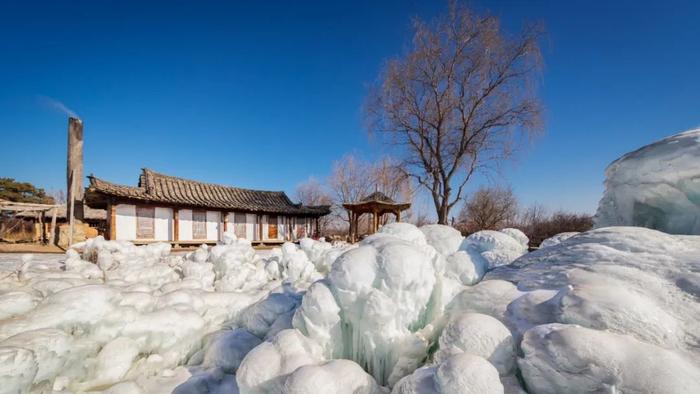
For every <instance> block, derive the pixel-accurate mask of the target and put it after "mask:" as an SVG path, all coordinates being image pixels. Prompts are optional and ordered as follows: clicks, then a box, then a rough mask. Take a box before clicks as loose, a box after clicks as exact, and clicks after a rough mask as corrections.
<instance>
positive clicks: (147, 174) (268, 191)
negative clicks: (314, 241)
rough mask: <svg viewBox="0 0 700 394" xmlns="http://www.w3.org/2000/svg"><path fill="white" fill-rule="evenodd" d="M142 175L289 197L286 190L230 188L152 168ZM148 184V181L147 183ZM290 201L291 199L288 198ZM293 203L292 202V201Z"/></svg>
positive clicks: (145, 169) (230, 187)
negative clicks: (164, 172)
mask: <svg viewBox="0 0 700 394" xmlns="http://www.w3.org/2000/svg"><path fill="white" fill-rule="evenodd" d="M141 171H142V173H143V174H144V175H146V178H149V177H151V176H153V177H160V178H168V179H172V180H175V181H183V182H192V183H198V184H200V185H205V186H214V187H224V188H228V189H236V190H243V191H251V192H260V193H269V194H283V195H284V196H285V197H287V193H285V192H284V190H260V189H249V188H244V187H238V186H230V185H223V184H221V183H210V182H202V181H197V180H194V179H188V178H183V177H179V176H173V175H168V174H163V173H161V172H157V171H153V170H151V169H150V168H142V169H141ZM147 182H148V181H147ZM287 199H289V197H287ZM290 201H291V200H290Z"/></svg>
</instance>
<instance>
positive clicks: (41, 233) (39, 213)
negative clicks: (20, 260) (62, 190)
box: [37, 211, 44, 244]
mask: <svg viewBox="0 0 700 394" xmlns="http://www.w3.org/2000/svg"><path fill="white" fill-rule="evenodd" d="M37 219H38V220H39V243H42V244H43V243H44V211H37Z"/></svg>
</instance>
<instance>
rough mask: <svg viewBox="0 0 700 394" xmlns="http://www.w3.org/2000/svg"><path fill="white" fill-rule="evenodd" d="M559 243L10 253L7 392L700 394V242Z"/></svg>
mask: <svg viewBox="0 0 700 394" xmlns="http://www.w3.org/2000/svg"><path fill="white" fill-rule="evenodd" d="M543 245H545V246H544V247H542V248H541V249H540V250H538V251H536V252H533V253H529V254H526V252H527V238H526V237H525V236H524V234H522V232H520V231H518V230H515V229H505V230H503V231H482V232H479V233H476V234H473V235H471V236H469V237H467V238H464V237H462V236H461V235H460V234H459V232H457V231H456V230H454V229H452V228H450V227H446V226H439V225H428V226H424V227H422V228H416V227H415V226H412V225H410V224H404V223H395V224H390V225H386V226H384V227H383V228H382V229H381V230H380V232H379V233H377V234H375V235H372V236H370V237H368V238H366V239H365V240H363V241H362V242H360V243H359V244H357V245H347V244H339V245H331V244H329V243H326V242H319V241H313V240H310V239H304V240H302V241H301V242H300V245H299V246H297V245H293V244H285V245H284V246H282V247H281V248H279V249H274V250H272V251H269V252H266V253H264V254H261V253H256V252H255V250H254V249H253V248H252V247H251V246H250V244H249V243H248V242H246V241H244V240H236V239H235V237H233V236H232V235H230V234H227V236H226V240H225V242H224V243H222V244H221V245H218V246H215V247H210V248H206V247H202V248H200V249H198V250H196V251H195V252H192V253H188V254H186V255H175V254H172V253H170V248H169V246H168V245H166V244H155V245H149V246H143V247H135V246H133V245H131V244H129V243H125V242H113V241H104V240H101V239H95V240H92V241H89V242H88V243H86V244H85V245H84V246H83V247H82V250H81V253H78V252H76V251H69V252H68V253H67V254H66V255H65V256H56V255H53V256H51V255H36V256H33V257H29V256H17V255H10V256H9V257H8V255H0V394H1V393H27V392H55V393H76V392H106V393H170V392H175V393H237V392H241V393H280V392H281V393H314V394H317V393H390V392H392V393H504V392H505V393H523V392H533V393H565V392H566V393H577V392H581V393H583V392H622V393H625V392H631V393H640V392H645V393H695V392H697V390H698V388H699V387H700V237H697V236H674V235H669V234H665V233H661V232H658V231H655V230H649V229H644V228H633V227H609V228H601V229H597V230H593V231H589V232H586V233H581V234H566V235H561V236H558V237H556V238H552V239H550V240H548V241H547V242H545V243H543Z"/></svg>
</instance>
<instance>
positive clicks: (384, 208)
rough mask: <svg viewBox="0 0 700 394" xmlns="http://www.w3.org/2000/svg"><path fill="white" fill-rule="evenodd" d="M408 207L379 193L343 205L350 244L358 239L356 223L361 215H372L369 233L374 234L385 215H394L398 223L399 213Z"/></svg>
mask: <svg viewBox="0 0 700 394" xmlns="http://www.w3.org/2000/svg"><path fill="white" fill-rule="evenodd" d="M410 207H411V204H410V203H407V202H403V203H402V202H396V201H394V200H392V199H391V198H389V197H388V196H387V195H386V194H384V193H382V192H379V191H376V192H374V193H372V194H370V195H369V196H367V197H365V198H363V199H361V200H360V201H357V202H351V203H345V204H343V208H345V209H347V210H348V212H349V214H350V230H349V237H350V242H356V241H357V239H358V233H359V232H358V223H359V221H360V217H361V216H362V215H364V214H366V213H371V214H372V222H370V232H369V233H370V234H374V233H376V232H377V230H379V222H380V221H381V219H382V217H383V216H384V215H385V214H387V213H391V214H394V216H396V221H397V222H400V221H401V211H405V210H407V209H409V208H410Z"/></svg>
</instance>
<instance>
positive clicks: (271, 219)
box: [267, 215, 277, 239]
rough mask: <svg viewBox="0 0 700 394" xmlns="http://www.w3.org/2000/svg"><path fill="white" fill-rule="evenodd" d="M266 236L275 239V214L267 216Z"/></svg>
mask: <svg viewBox="0 0 700 394" xmlns="http://www.w3.org/2000/svg"><path fill="white" fill-rule="evenodd" d="M267 238H268V239H277V216H273V215H270V216H268V217H267Z"/></svg>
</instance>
